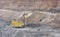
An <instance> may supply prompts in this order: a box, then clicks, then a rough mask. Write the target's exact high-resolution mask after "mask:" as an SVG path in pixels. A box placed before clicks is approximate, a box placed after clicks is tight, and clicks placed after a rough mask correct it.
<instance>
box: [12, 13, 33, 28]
mask: <svg viewBox="0 0 60 37" xmlns="http://www.w3.org/2000/svg"><path fill="white" fill-rule="evenodd" d="M31 14H32V13H29V14H26V15H24V17H25V18H28V17H29V16H30V15H31ZM22 16H23V14H22V15H20V16H19V17H18V18H17V19H14V20H12V21H11V26H12V27H24V26H25V25H24V23H23V22H22V21H18V19H20V18H21V17H22Z"/></svg>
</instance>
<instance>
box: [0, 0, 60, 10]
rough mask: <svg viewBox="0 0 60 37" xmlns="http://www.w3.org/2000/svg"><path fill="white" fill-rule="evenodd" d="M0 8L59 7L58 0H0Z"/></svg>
mask: <svg viewBox="0 0 60 37" xmlns="http://www.w3.org/2000/svg"><path fill="white" fill-rule="evenodd" d="M0 8H1V9H9V10H51V9H60V0H0Z"/></svg>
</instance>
